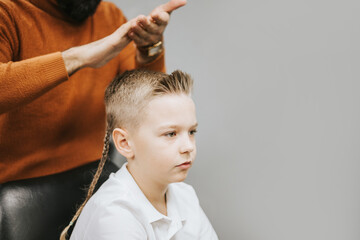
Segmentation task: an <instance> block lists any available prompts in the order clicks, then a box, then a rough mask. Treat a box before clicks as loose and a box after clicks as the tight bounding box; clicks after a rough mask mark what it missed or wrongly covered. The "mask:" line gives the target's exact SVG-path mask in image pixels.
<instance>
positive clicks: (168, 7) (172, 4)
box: [154, 0, 186, 14]
mask: <svg viewBox="0 0 360 240" xmlns="http://www.w3.org/2000/svg"><path fill="white" fill-rule="evenodd" d="M185 4H186V0H171V1H169V2H167V3H165V4H163V5H160V6H159V7H157V8H156V9H155V10H160V11H164V12H167V13H169V14H170V13H171V12H172V11H174V10H176V9H178V8H180V7H182V6H184V5H185ZM155 10H154V11H155Z"/></svg>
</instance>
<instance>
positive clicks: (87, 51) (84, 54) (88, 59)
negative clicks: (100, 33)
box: [62, 19, 136, 75]
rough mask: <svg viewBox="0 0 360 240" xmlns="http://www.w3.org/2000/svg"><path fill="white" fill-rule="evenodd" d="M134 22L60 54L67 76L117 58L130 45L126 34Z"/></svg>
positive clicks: (131, 21) (97, 66) (100, 65)
mask: <svg viewBox="0 0 360 240" xmlns="http://www.w3.org/2000/svg"><path fill="white" fill-rule="evenodd" d="M135 22H136V19H132V20H130V21H128V22H126V23H124V24H123V25H121V26H120V27H119V28H118V29H117V30H116V31H115V32H113V33H112V34H110V35H109V36H107V37H104V38H102V39H100V40H98V41H95V42H92V43H89V44H86V45H82V46H78V47H73V48H70V49H68V50H66V51H64V52H62V56H63V59H64V62H65V67H66V70H67V72H68V74H69V75H71V74H73V73H75V72H76V71H77V70H79V69H81V68H84V67H91V68H99V67H102V66H104V65H105V64H106V63H107V62H109V61H110V60H111V59H113V58H114V57H115V56H117V55H118V54H119V53H120V51H121V50H122V49H124V48H125V47H126V45H128V44H129V43H130V41H131V39H130V38H129V37H128V32H129V30H130V28H131V26H132V24H134V23H135Z"/></svg>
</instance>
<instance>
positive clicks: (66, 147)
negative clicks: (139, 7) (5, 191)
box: [0, 0, 186, 183]
mask: <svg viewBox="0 0 360 240" xmlns="http://www.w3.org/2000/svg"><path fill="white" fill-rule="evenodd" d="M185 4H186V0H171V1H170V2H168V3H166V4H163V5H160V6H158V7H157V8H155V9H154V10H153V11H152V12H151V14H150V15H149V16H143V15H141V16H138V17H137V18H135V19H132V20H130V21H127V20H126V18H125V17H124V15H123V13H122V12H121V10H120V9H118V8H117V7H116V6H115V5H114V4H112V3H109V2H102V1H101V0H16V1H11V0H0V183H5V182H8V181H13V180H18V179H26V178H34V177H40V176H46V175H50V174H55V173H59V172H63V171H67V170H69V169H73V168H76V167H78V166H81V165H84V164H87V163H90V162H93V161H96V160H98V159H99V158H100V156H101V152H102V145H103V142H102V141H103V136H104V133H105V109H104V104H103V98H104V91H105V88H106V86H107V85H108V84H109V82H110V81H111V80H112V79H113V78H114V77H115V76H116V75H117V74H119V73H122V72H124V71H125V70H130V69H134V68H147V69H150V70H156V71H165V64H164V51H162V50H163V48H162V39H163V32H164V30H165V28H166V26H167V24H168V22H169V18H170V13H171V12H172V11H173V10H175V9H177V8H179V7H181V6H183V5H185ZM131 41H133V42H134V44H129V43H130V42H131Z"/></svg>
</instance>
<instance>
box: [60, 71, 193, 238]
mask: <svg viewBox="0 0 360 240" xmlns="http://www.w3.org/2000/svg"><path fill="white" fill-rule="evenodd" d="M192 87H193V80H192V78H191V77H190V75H189V74H187V73H184V72H182V71H179V70H176V71H174V72H172V73H171V74H166V73H161V72H154V71H149V70H132V71H126V72H124V73H123V74H120V75H118V76H117V77H116V78H115V79H114V80H113V81H112V82H111V83H110V84H109V86H108V87H107V89H106V91H105V109H106V133H105V138H104V148H103V152H102V157H101V160H100V162H99V166H98V169H97V171H96V173H95V175H94V178H93V180H92V182H91V184H90V187H89V190H88V193H87V196H86V199H85V200H84V202H83V203H82V204H81V206H80V207H79V208H78V210H77V211H76V213H75V215H74V216H73V218H72V220H71V221H70V223H69V225H68V226H67V227H66V228H65V229H64V230H63V231H62V233H61V235H60V240H66V238H67V232H68V229H69V227H70V226H72V225H73V223H74V222H75V221H76V220H77V218H78V217H79V215H80V213H81V211H82V209H83V208H84V206H85V204H86V203H87V201H88V200H89V199H90V197H91V196H92V194H93V192H94V189H95V186H96V183H97V181H98V180H99V177H100V175H101V172H102V169H103V167H104V165H105V162H106V160H107V159H108V152H109V144H110V136H111V133H112V131H113V130H114V129H115V128H116V127H123V128H136V127H137V126H138V124H139V123H140V122H141V118H142V117H143V112H144V111H143V110H144V107H145V106H146V105H147V104H148V103H149V101H150V100H151V99H152V98H154V97H156V96H162V95H166V94H186V95H189V96H190V94H191V91H192Z"/></svg>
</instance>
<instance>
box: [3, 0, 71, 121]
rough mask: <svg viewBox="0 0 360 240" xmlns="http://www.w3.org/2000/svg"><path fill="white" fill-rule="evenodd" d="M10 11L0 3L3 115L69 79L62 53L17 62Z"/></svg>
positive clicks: (13, 25)
mask: <svg viewBox="0 0 360 240" xmlns="http://www.w3.org/2000/svg"><path fill="white" fill-rule="evenodd" d="M12 14H13V13H11V8H10V7H8V6H6V5H5V3H3V2H0V89H1V91H0V114H2V113H5V112H7V111H9V110H11V109H13V108H16V107H17V106H21V105H25V104H27V103H29V102H31V101H33V100H34V99H36V98H38V97H39V96H41V95H43V94H44V93H46V92H47V91H49V90H50V89H52V88H54V87H55V86H57V85H58V84H60V83H61V82H63V81H65V80H67V79H68V74H67V72H66V68H65V64H64V61H63V58H62V55H61V53H60V52H57V53H52V54H48V55H44V56H39V57H35V58H31V59H27V60H22V61H15V59H16V58H17V55H18V51H19V49H18V48H19V42H18V37H17V32H16V27H15V23H14V19H13V17H12Z"/></svg>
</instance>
